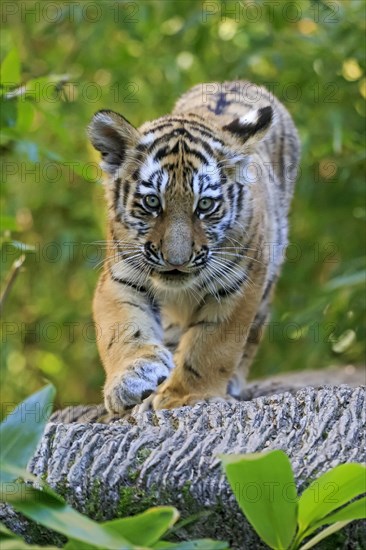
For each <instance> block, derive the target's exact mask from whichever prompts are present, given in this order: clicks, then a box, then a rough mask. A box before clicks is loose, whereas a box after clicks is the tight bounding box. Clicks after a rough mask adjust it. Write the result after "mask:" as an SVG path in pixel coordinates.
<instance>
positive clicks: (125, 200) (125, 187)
mask: <svg viewBox="0 0 366 550" xmlns="http://www.w3.org/2000/svg"><path fill="white" fill-rule="evenodd" d="M129 192H130V184H129V182H128V181H126V183H125V186H124V190H123V206H124V207H126V205H127V200H128V194H129Z"/></svg>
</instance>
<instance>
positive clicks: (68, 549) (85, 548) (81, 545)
mask: <svg viewBox="0 0 366 550" xmlns="http://www.w3.org/2000/svg"><path fill="white" fill-rule="evenodd" d="M63 548H64V550H95V548H98V546H95V544H88V543H87V542H81V541H80V540H73V539H69V540H68V541H67V543H66V544H65V546H64V547H63Z"/></svg>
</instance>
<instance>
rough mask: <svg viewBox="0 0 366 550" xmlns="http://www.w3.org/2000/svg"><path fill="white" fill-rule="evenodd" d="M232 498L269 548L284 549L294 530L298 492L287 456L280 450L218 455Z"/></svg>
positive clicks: (289, 541)
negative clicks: (232, 493)
mask: <svg viewBox="0 0 366 550" xmlns="http://www.w3.org/2000/svg"><path fill="white" fill-rule="evenodd" d="M220 458H221V459H222V462H223V465H224V470H225V473H226V476H227V478H228V480H229V483H230V485H231V488H232V490H233V492H234V495H235V497H236V499H237V501H238V503H239V506H240V508H241V509H242V511H243V512H244V514H245V516H246V517H247V519H248V521H249V522H250V523H251V525H252V526H253V528H254V529H255V531H256V532H257V533H258V535H259V536H260V537H261V538H262V539H263V540H264V542H265V543H266V544H268V546H270V547H271V548H287V547H288V546H289V544H290V543H291V541H292V539H293V537H294V535H295V531H296V511H297V493H296V486H295V480H294V476H293V472H292V469H291V464H290V461H289V459H288V457H287V455H286V454H285V453H284V452H283V451H280V450H276V451H270V452H266V453H255V454H247V455H221V457H220Z"/></svg>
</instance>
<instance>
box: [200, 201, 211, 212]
mask: <svg viewBox="0 0 366 550" xmlns="http://www.w3.org/2000/svg"><path fill="white" fill-rule="evenodd" d="M213 204H214V200H213V199H210V198H204V199H200V200H199V201H198V205H197V208H198V209H199V210H201V212H207V210H210V209H211V208H212V206H213Z"/></svg>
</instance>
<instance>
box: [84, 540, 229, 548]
mask: <svg viewBox="0 0 366 550" xmlns="http://www.w3.org/2000/svg"><path fill="white" fill-rule="evenodd" d="M152 548H153V549H154V550H228V549H229V548H230V547H229V545H228V543H227V542H225V541H221V540H212V539H198V540H187V541H184V542H177V543H175V542H167V541H164V540H161V541H160V542H158V543H157V544H154V546H152ZM75 550H76V549H75Z"/></svg>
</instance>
